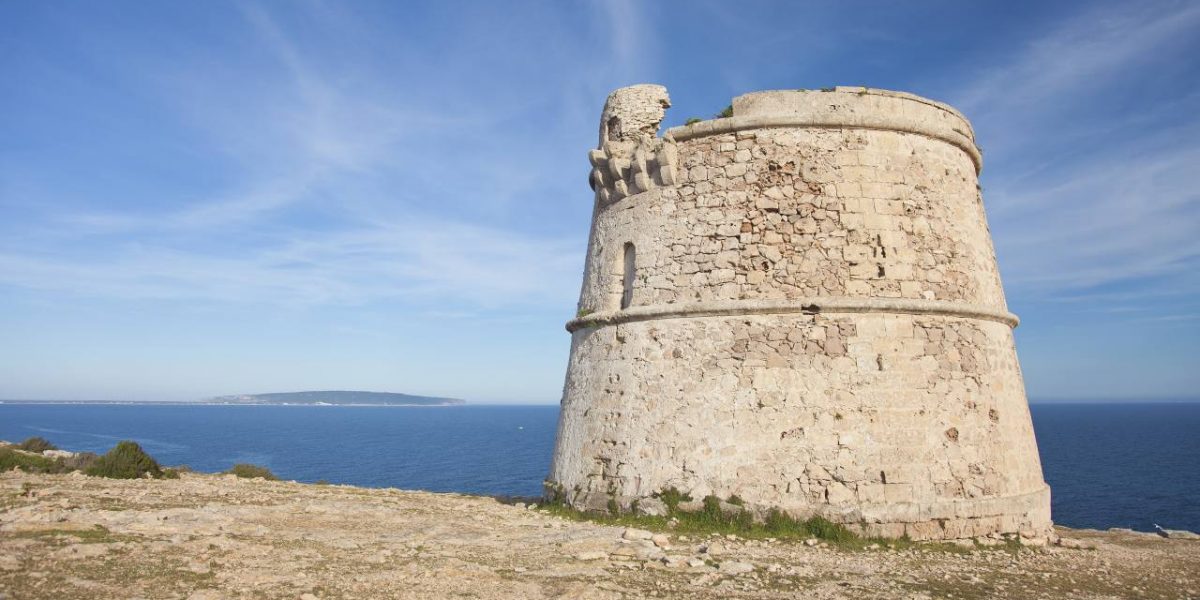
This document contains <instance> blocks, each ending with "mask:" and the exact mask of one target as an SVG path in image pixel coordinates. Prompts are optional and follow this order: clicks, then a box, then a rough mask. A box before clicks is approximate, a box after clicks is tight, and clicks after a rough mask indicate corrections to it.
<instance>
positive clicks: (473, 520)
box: [0, 471, 1200, 600]
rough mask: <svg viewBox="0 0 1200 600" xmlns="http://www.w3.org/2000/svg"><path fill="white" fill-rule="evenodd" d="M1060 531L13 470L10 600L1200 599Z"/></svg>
mask: <svg viewBox="0 0 1200 600" xmlns="http://www.w3.org/2000/svg"><path fill="white" fill-rule="evenodd" d="M1058 533H1059V535H1060V536H1062V537H1063V538H1064V539H1065V540H1068V541H1067V542H1065V546H1048V547H1045V548H1030V547H1014V546H1013V545H1011V544H1010V545H998V546H994V547H972V546H970V545H969V544H964V545H963V547H961V548H960V547H949V548H948V547H947V546H946V545H940V546H929V547H924V546H917V547H913V548H909V549H904V550H888V549H884V548H880V549H867V550H849V549H845V548H838V547H832V546H829V545H827V544H825V543H816V542H810V543H813V544H815V545H808V544H807V543H804V542H794V541H789V542H783V541H772V540H744V539H738V538H733V539H729V538H727V537H724V536H721V537H717V536H709V537H704V538H698V537H696V536H691V537H686V536H680V535H673V534H667V535H666V537H665V538H664V537H659V538H658V539H657V544H656V540H651V539H645V538H647V537H648V536H649V534H648V533H645V532H638V531H629V532H627V531H626V530H624V529H622V528H619V527H612V526H605V525H599V524H596V523H592V522H580V521H573V520H568V519H564V518H561V517H559V516H555V515H553V514H550V513H548V512H545V511H543V510H540V509H537V508H535V507H533V506H526V505H523V504H520V503H515V504H514V503H505V502H502V501H499V500H497V499H493V498H487V497H475V496H463V495H456V494H433V493H426V492H409V491H401V490H394V489H364V488H356V487H349V486H329V485H311V484H299V483H293V482H273V481H264V480H248V479H237V478H234V477H232V476H218V475H200V474H184V475H183V476H182V477H181V478H180V479H178V480H134V481H125V480H113V479H100V478H93V477H86V476H83V475H80V474H71V475H28V474H24V473H21V472H16V471H14V472H7V473H2V474H0V599H2V600H12V599H38V598H47V599H49V598H54V599H60V598H190V599H209V598H302V599H304V600H311V599H313V598H439V599H440V598H489V599H491V598H957V599H964V598H1013V599H1021V598H1056V599H1057V598H1200V541H1195V540H1182V539H1165V538H1160V537H1158V536H1155V535H1152V534H1141V533H1130V532H1099V531H1080V530H1067V529H1059V530H1058ZM626 538H634V539H626ZM1066 546H1085V547H1083V548H1079V547H1066Z"/></svg>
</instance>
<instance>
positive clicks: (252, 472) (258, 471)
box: [225, 463, 279, 481]
mask: <svg viewBox="0 0 1200 600" xmlns="http://www.w3.org/2000/svg"><path fill="white" fill-rule="evenodd" d="M225 474H226V475H237V476H238V477H245V478H247V479H254V478H255V477H261V478H263V479H268V480H271V481H278V480H279V478H278V477H276V476H275V474H274V473H272V472H271V471H270V469H268V468H266V467H260V466H258V465H248V464H245V463H238V464H236V465H233V468H231V469H229V470H228V471H225Z"/></svg>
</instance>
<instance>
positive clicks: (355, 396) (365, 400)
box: [204, 390, 466, 406]
mask: <svg viewBox="0 0 1200 600" xmlns="http://www.w3.org/2000/svg"><path fill="white" fill-rule="evenodd" d="M204 402H205V403H208V404H304V405H311V406H326V405H328V406H455V405H460V404H466V401H465V400H459V399H458V398H438V397H434V396H413V395H411V394H395V393H392V392H353V391H345V390H330V391H321V392H278V393H273V394H243V395H239V396H218V397H216V398H209V399H208V400H204Z"/></svg>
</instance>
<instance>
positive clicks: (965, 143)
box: [663, 114, 983, 174]
mask: <svg viewBox="0 0 1200 600" xmlns="http://www.w3.org/2000/svg"><path fill="white" fill-rule="evenodd" d="M769 127H797V128H804V127H810V128H824V129H875V130H878V131H898V132H900V133H912V134H916V135H922V136H925V137H928V138H932V139H935V140H941V141H943V142H946V143H947V144H950V145H952V146H955V147H957V148H958V149H960V150H962V151H963V152H966V153H967V156H969V157H971V162H973V163H975V173H976V174H978V173H979V172H980V171H981V170H982V169H983V154H981V153H980V152H979V148H977V147H976V146H975V142H973V141H971V139H970V138H969V137H968V136H966V135H965V134H963V133H962V132H959V131H957V130H954V129H949V128H947V129H948V130H939V128H934V127H929V126H928V125H925V124H923V123H920V122H919V121H917V120H916V119H905V118H902V117H895V116H889V117H884V116H881V115H870V114H860V115H846V114H839V115H823V114H813V115H750V116H745V117H738V116H733V117H728V118H724V119H713V120H710V121H701V122H699V123H694V124H692V125H681V126H679V127H672V128H670V129H668V130H667V132H666V134H665V135H664V136H663V137H664V139H673V140H675V141H684V140H690V139H693V138H698V137H705V136H710V135H719V134H722V133H733V132H737V131H742V130H744V129H766V128H769Z"/></svg>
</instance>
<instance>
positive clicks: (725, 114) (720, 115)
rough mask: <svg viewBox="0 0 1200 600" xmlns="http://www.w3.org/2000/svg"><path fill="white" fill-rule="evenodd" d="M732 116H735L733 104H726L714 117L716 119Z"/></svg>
mask: <svg viewBox="0 0 1200 600" xmlns="http://www.w3.org/2000/svg"><path fill="white" fill-rule="evenodd" d="M732 116H733V105H732V104H730V105H729V106H726V107H725V108H723V109H721V112H719V113H717V115H716V116H715V117H713V118H714V119H728V118H729V117H732Z"/></svg>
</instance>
